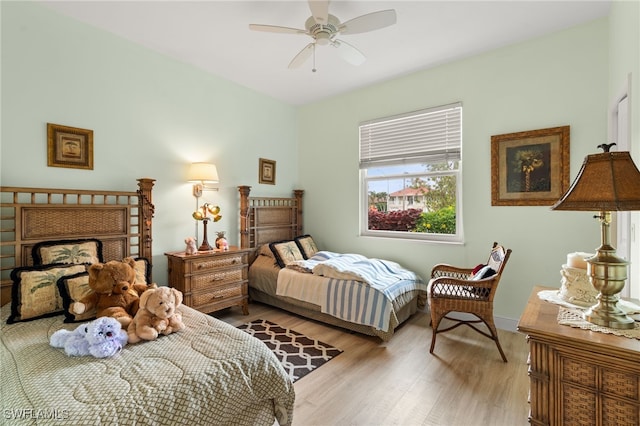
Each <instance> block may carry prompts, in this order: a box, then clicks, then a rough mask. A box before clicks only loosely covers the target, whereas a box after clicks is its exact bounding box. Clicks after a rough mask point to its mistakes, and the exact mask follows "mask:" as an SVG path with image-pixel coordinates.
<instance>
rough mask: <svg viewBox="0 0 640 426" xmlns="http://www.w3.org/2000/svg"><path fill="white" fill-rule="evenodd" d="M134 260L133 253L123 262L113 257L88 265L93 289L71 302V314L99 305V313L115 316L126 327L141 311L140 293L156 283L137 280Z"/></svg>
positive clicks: (97, 315) (105, 315)
mask: <svg viewBox="0 0 640 426" xmlns="http://www.w3.org/2000/svg"><path fill="white" fill-rule="evenodd" d="M134 266H135V260H134V259H133V258H131V257H127V258H125V259H124V260H123V261H122V262H118V261H115V260H112V261H110V262H107V263H94V264H92V265H91V266H89V268H88V272H89V287H90V288H91V290H92V292H91V293H89V294H88V295H87V296H85V297H83V298H82V299H81V300H80V301H78V302H74V303H72V304H71V306H69V312H71V313H72V314H76V315H79V314H82V313H84V312H87V311H88V310H90V309H92V308H96V317H113V318H115V319H117V320H118V321H120V324H122V327H127V326H128V325H129V323H130V322H131V320H132V319H133V316H134V315H135V314H136V312H138V304H139V302H140V295H141V294H142V293H143V292H144V291H145V290H147V289H148V288H155V287H157V285H156V284H151V285H149V286H147V285H145V284H135V280H136V271H135V270H134Z"/></svg>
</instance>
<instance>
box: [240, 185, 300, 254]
mask: <svg viewBox="0 0 640 426" xmlns="http://www.w3.org/2000/svg"><path fill="white" fill-rule="evenodd" d="M238 191H239V192H240V247H241V248H256V247H259V246H260V245H262V244H267V243H272V242H274V241H282V240H292V239H293V238H295V237H297V236H299V235H302V196H303V194H304V191H303V190H301V189H296V190H294V191H293V198H275V197H249V193H250V192H251V187H250V186H239V187H238Z"/></svg>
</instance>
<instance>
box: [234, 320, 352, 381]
mask: <svg viewBox="0 0 640 426" xmlns="http://www.w3.org/2000/svg"><path fill="white" fill-rule="evenodd" d="M238 328H239V329H241V330H244V331H246V332H247V333H249V334H250V335H252V336H253V337H256V338H258V339H260V340H261V341H262V342H264V344H266V345H267V346H268V347H269V349H271V351H272V352H273V353H274V354H275V355H276V357H277V358H278V359H279V360H280V363H281V364H282V366H283V367H284V369H285V371H286V372H287V373H288V374H289V377H291V379H292V380H293V381H294V382H295V381H296V380H299V379H301V378H302V377H304V376H306V375H307V374H309V373H311V372H312V371H313V370H315V369H317V368H318V367H320V366H321V365H323V364H324V363H326V362H328V361H330V360H331V359H333V358H335V357H336V356H338V355H340V354H341V353H342V351H341V350H340V349H336V348H333V347H331V346H330V345H327V344H326V343H322V342H320V341H318V340H316V339H312V338H311V337H307V336H305V335H303V334H300V333H298V332H297V331H293V330H290V329H288V328H284V327H280V326H279V325H278V324H275V323H272V322H270V321H267V320H255V321H252V322H250V323H248V324H244V325H241V326H239V327H238Z"/></svg>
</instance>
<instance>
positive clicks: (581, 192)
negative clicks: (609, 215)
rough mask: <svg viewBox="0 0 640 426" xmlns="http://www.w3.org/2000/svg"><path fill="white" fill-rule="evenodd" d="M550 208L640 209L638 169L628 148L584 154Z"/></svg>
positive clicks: (590, 209)
mask: <svg viewBox="0 0 640 426" xmlns="http://www.w3.org/2000/svg"><path fill="white" fill-rule="evenodd" d="M551 209H552V210H587V211H626V210H640V171H638V168H637V167H636V165H635V164H634V162H633V160H632V159H631V155H630V154H629V152H625V151H621V152H603V153H600V154H592V155H588V156H587V157H586V158H585V160H584V162H583V163H582V167H581V168H580V171H579V172H578V176H577V177H576V179H575V181H574V182H573V184H572V185H571V187H570V188H569V191H567V193H566V194H565V195H564V196H563V197H562V198H561V199H560V201H558V202H557V203H556V204H555V205H554V206H553V207H551Z"/></svg>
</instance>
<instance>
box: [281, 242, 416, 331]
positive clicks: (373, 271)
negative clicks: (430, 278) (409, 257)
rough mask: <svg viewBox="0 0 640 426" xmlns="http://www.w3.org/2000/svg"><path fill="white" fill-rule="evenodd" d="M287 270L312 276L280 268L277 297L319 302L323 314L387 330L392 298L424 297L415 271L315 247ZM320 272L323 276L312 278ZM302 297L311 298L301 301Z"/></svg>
mask: <svg viewBox="0 0 640 426" xmlns="http://www.w3.org/2000/svg"><path fill="white" fill-rule="evenodd" d="M287 268H288V269H290V270H296V271H306V272H308V273H312V274H309V277H308V278H306V279H305V278H304V276H300V275H296V274H293V273H291V271H287V272H284V270H283V271H281V272H280V273H279V274H278V286H277V294H278V295H283V296H288V297H294V298H297V299H300V300H305V301H307V302H310V303H315V304H319V305H320V307H321V310H322V312H324V313H327V314H330V315H333V316H335V317H337V318H340V319H343V320H346V321H350V322H354V323H357V324H364V325H368V326H371V327H374V328H376V329H379V330H383V331H388V329H389V323H390V318H391V315H392V314H393V301H394V300H396V299H397V298H399V297H407V296H408V297H411V298H412V297H414V296H416V295H417V294H419V293H420V292H423V293H424V294H425V295H426V291H427V284H426V283H425V282H424V281H423V280H422V278H421V277H420V276H419V275H417V274H416V273H414V272H412V271H409V270H407V269H405V268H403V267H402V266H400V265H399V264H397V263H395V262H391V261H387V260H381V259H368V258H366V257H364V256H362V255H358V254H339V253H333V252H328V251H321V252H318V253H316V254H315V255H314V256H313V257H311V258H310V259H308V260H304V261H297V262H295V263H294V264H293V265H287ZM305 275H306V274H305ZM320 276H322V277H325V279H318V278H319V277H320ZM306 295H313V297H312V298H309V299H306V298H305V296H306ZM319 295H323V296H319Z"/></svg>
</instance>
